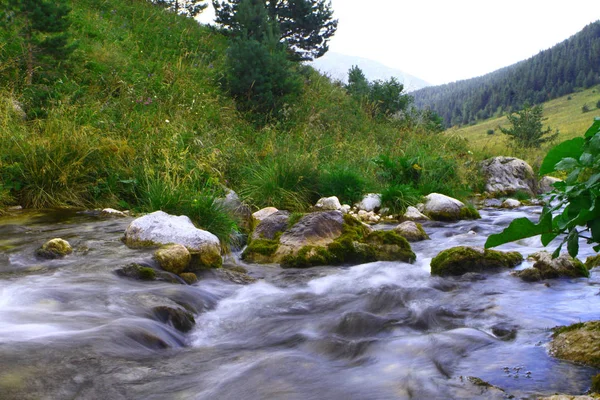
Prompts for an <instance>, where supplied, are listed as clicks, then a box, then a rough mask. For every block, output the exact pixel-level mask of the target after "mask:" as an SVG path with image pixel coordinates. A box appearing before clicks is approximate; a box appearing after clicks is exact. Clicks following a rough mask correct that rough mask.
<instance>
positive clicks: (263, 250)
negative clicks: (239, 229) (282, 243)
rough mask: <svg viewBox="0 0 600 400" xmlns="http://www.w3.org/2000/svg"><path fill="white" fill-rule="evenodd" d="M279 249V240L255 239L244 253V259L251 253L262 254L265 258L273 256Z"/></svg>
mask: <svg viewBox="0 0 600 400" xmlns="http://www.w3.org/2000/svg"><path fill="white" fill-rule="evenodd" d="M278 248H279V239H278V238H277V239H273V240H270V239H254V240H253V241H251V242H250V244H248V246H247V247H246V250H244V252H243V253H242V259H244V258H245V257H247V256H248V254H250V253H255V254H261V255H263V256H272V255H273V254H275V252H276V251H277V249H278Z"/></svg>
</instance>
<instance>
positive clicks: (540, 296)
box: [0, 207, 600, 400]
mask: <svg viewBox="0 0 600 400" xmlns="http://www.w3.org/2000/svg"><path fill="white" fill-rule="evenodd" d="M536 213H539V208H535V207H531V208H521V209H519V210H517V211H500V210H483V211H482V216H483V218H482V219H481V220H478V221H463V222H459V223H454V224H445V223H434V222H430V223H427V224H425V225H424V227H425V229H426V231H427V232H428V233H429V235H430V236H431V239H432V240H430V241H425V242H421V243H416V244H413V250H414V251H415V253H416V254H417V257H418V259H417V261H416V263H414V264H412V265H411V264H406V263H397V262H376V263H369V264H363V265H358V266H353V267H323V268H313V269H307V270H282V269H280V268H279V267H276V266H259V265H247V266H246V267H247V269H248V270H249V273H250V275H252V276H254V277H256V278H259V280H258V281H257V282H256V283H253V284H250V285H246V286H242V285H236V284H234V283H232V282H228V281H225V280H223V279H218V278H217V277H215V276H214V275H208V276H206V277H205V278H204V279H202V280H201V281H200V282H198V283H197V284H194V285H191V286H188V285H181V284H173V283H166V282H143V281H135V280H131V279H126V278H122V277H119V276H117V275H116V274H115V273H114V270H115V269H117V268H120V267H122V266H124V265H126V264H128V263H131V262H145V263H147V264H151V265H152V263H153V261H152V251H151V250H132V249H128V248H127V247H125V246H124V245H123V244H122V242H121V241H120V238H121V236H122V234H123V232H124V230H125V228H126V227H127V225H128V224H129V222H131V218H124V219H110V218H109V219H106V218H102V217H99V216H97V215H94V214H90V213H75V212H55V211H54V212H52V211H48V212H37V213H31V212H18V213H14V214H13V215H9V216H5V217H2V218H0V398H1V399H3V400H8V399H303V400H304V399H477V398H506V397H508V394H510V395H514V396H515V398H528V399H529V398H531V399H533V398H536V396H537V395H550V394H553V393H555V392H563V393H574V394H576V393H583V392H585V391H586V390H587V389H588V388H589V385H590V379H591V377H592V376H593V375H594V374H595V373H597V372H598V371H595V370H593V369H590V368H585V367H581V366H577V365H574V364H572V363H569V362H565V361H560V360H557V359H554V358H552V357H550V356H549V355H548V352H547V344H548V342H549V340H550V336H551V331H550V330H549V328H551V327H554V326H556V325H564V324H570V323H573V322H579V321H587V320H592V319H598V317H599V315H598V309H599V307H598V306H599V305H600V296H599V291H600V274H599V273H598V270H600V269H599V268H597V269H596V271H592V275H591V278H590V279H574V280H557V281H549V282H547V283H548V284H544V283H525V282H523V281H521V280H519V279H517V278H515V277H512V276H510V275H509V272H508V271H506V272H500V273H496V274H485V275H478V274H469V275H467V276H464V277H462V278H438V277H431V276H430V274H429V262H430V261H431V258H432V257H434V256H435V255H436V254H437V253H438V252H439V251H441V250H443V249H446V248H449V247H452V246H457V245H476V246H482V245H483V243H484V242H485V239H486V237H487V236H488V235H489V234H490V233H496V232H499V231H500V230H501V229H503V228H504V227H505V226H506V225H508V223H509V222H510V221H511V220H512V219H513V218H515V217H521V216H529V217H531V218H536ZM54 237H61V238H63V239H66V240H68V241H69V242H70V243H71V244H72V245H73V247H74V249H75V252H74V253H73V254H72V255H70V256H68V257H66V258H64V259H61V260H50V261H45V260H40V259H38V258H36V257H35V255H34V252H35V250H36V248H38V247H39V246H40V245H41V244H43V243H44V242H45V241H46V240H48V239H51V238H54ZM581 246H582V250H581V254H580V255H581V257H582V258H585V257H586V256H588V255H590V254H593V250H591V249H590V248H589V246H587V245H585V244H584V243H582V244H581ZM540 248H541V247H540V245H539V240H537V239H527V240H522V241H520V242H518V243H513V244H509V245H505V246H503V247H502V248H501V249H502V250H517V251H520V252H521V253H522V254H524V255H527V254H530V253H533V252H534V251H537V250H539V249H540ZM526 266H528V265H527V263H524V264H523V265H522V266H520V267H519V268H524V267H526ZM157 305H167V306H174V307H180V305H185V307H187V308H188V309H190V310H193V311H194V314H195V318H196V325H195V327H194V329H192V330H191V331H190V332H188V333H186V334H183V333H181V332H179V331H177V330H176V329H174V328H173V327H172V326H170V325H166V324H163V323H162V322H159V321H157V320H156V319H155V318H154V317H153V313H152V311H151V310H152V308H153V307H155V306H157ZM515 333H516V336H515ZM468 376H476V377H478V378H481V379H483V380H485V381H488V382H490V383H491V384H493V385H496V386H498V387H501V388H503V389H504V390H505V391H506V393H507V394H502V392H499V391H494V392H493V393H492V392H486V393H483V394H482V389H481V388H479V387H477V386H474V385H472V384H471V383H470V382H469V380H468V379H466V377H468Z"/></svg>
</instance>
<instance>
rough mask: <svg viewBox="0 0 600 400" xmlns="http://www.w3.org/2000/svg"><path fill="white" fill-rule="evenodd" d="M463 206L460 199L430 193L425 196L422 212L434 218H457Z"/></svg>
mask: <svg viewBox="0 0 600 400" xmlns="http://www.w3.org/2000/svg"><path fill="white" fill-rule="evenodd" d="M463 208H465V204H464V203H463V202H462V201H459V200H456V199H455V198H452V197H448V196H446V195H443V194H440V193H431V194H429V195H427V196H426V197H425V204H424V205H423V210H422V211H423V214H425V215H427V216H428V217H429V218H431V219H434V220H446V221H448V220H450V221H452V220H458V219H460V216H461V210H462V209H463Z"/></svg>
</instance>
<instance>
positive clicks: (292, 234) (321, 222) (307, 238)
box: [275, 211, 344, 262]
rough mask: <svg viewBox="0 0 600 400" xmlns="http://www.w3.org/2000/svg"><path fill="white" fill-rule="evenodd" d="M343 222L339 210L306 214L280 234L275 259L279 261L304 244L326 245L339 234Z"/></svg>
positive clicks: (295, 251)
mask: <svg viewBox="0 0 600 400" xmlns="http://www.w3.org/2000/svg"><path fill="white" fill-rule="evenodd" d="M343 224H344V216H343V214H342V213H341V212H340V211H323V212H316V213H311V214H306V215H305V216H304V217H302V218H301V219H300V220H299V221H298V222H297V223H296V224H295V225H294V226H293V227H291V228H290V229H289V230H287V231H285V232H284V233H283V235H281V238H280V240H279V243H280V245H279V248H278V249H277V252H276V253H275V259H276V260H277V262H279V261H281V260H282V259H283V258H284V257H285V256H287V255H290V254H295V253H297V252H298V251H299V250H300V249H301V248H303V247H305V246H317V247H325V246H327V245H328V244H330V243H332V242H333V241H334V240H335V239H337V238H338V237H340V236H341V234H342V226H343Z"/></svg>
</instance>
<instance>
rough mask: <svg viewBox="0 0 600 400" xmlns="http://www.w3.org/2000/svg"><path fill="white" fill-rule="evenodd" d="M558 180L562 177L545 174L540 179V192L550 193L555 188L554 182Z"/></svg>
mask: <svg viewBox="0 0 600 400" xmlns="http://www.w3.org/2000/svg"><path fill="white" fill-rule="evenodd" d="M556 182H560V179H558V178H555V177H553V176H545V177H543V178H542V179H541V180H540V184H539V192H540V193H548V192H550V191H552V189H554V186H553V185H554V184H555V183H556Z"/></svg>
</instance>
